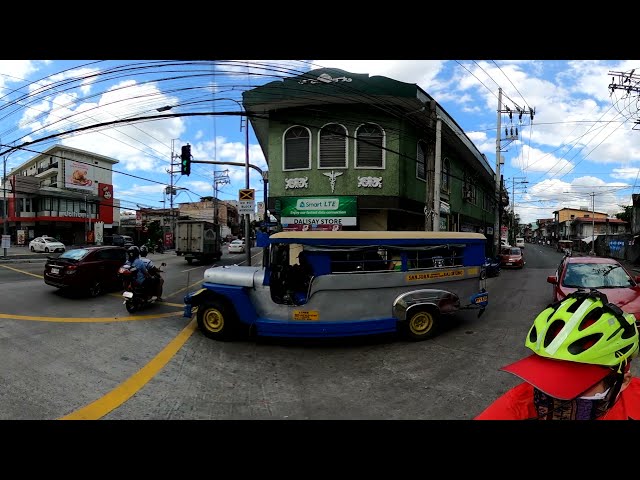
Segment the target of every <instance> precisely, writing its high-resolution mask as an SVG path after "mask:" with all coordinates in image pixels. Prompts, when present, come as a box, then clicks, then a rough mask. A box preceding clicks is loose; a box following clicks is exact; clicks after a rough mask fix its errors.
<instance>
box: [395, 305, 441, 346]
mask: <svg viewBox="0 0 640 480" xmlns="http://www.w3.org/2000/svg"><path fill="white" fill-rule="evenodd" d="M439 327H440V313H439V312H438V311H437V310H436V309H435V308H433V307H416V308H413V309H411V310H410V311H409V315H408V316H407V320H406V321H405V322H404V328H405V333H406V335H407V337H408V338H409V340H413V341H420V340H427V339H429V338H432V337H434V336H435V335H436V333H437V332H438V329H439Z"/></svg>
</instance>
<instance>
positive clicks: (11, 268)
mask: <svg viewBox="0 0 640 480" xmlns="http://www.w3.org/2000/svg"><path fill="white" fill-rule="evenodd" d="M0 267H2V268H7V269H9V270H13V271H14V272H18V273H24V274H25V275H31V276H32V277H36V278H44V277H43V276H42V275H36V274H35V273H31V272H26V271H24V270H20V269H18V268H13V267H7V266H6V265H0Z"/></svg>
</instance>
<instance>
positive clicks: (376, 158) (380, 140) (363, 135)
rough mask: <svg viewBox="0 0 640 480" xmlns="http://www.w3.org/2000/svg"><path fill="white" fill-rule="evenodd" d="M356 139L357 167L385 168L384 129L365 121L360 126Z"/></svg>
mask: <svg viewBox="0 0 640 480" xmlns="http://www.w3.org/2000/svg"><path fill="white" fill-rule="evenodd" d="M356 139H357V142H356V168H384V150H383V148H384V146H385V142H384V140H385V138H384V132H383V131H382V129H381V128H380V127H379V126H377V125H375V124H373V123H365V124H364V125H360V126H359V127H358V131H357V132H356Z"/></svg>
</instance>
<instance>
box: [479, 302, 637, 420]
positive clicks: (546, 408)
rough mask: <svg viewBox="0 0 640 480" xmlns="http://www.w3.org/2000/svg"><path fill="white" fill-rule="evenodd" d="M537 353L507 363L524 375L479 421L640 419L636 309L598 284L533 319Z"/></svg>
mask: <svg viewBox="0 0 640 480" xmlns="http://www.w3.org/2000/svg"><path fill="white" fill-rule="evenodd" d="M525 346H526V347H527V348H529V349H531V350H532V351H533V354H532V355H530V356H528V357H526V358H523V359H521V360H518V361H517V362H515V363H512V364H510V365H507V366H505V367H503V368H502V369H501V370H504V371H506V372H509V373H512V374H514V375H516V376H518V377H520V378H521V379H523V380H524V382H523V383H520V384H519V385H517V386H515V387H513V388H512V389H510V390H508V391H507V392H506V393H504V394H503V395H502V396H500V397H499V398H498V399H497V400H495V401H494V402H493V403H492V404H491V405H489V406H488V407H487V408H486V409H485V410H484V411H483V412H481V413H480V414H479V415H478V416H477V417H476V418H475V419H476V420H631V419H633V420H640V379H639V378H637V377H633V376H632V375H631V371H630V367H631V360H632V359H633V358H634V357H635V356H636V355H637V354H638V329H637V327H636V323H635V317H634V315H633V314H630V313H624V312H623V311H622V310H621V309H620V308H619V307H617V306H616V305H614V304H612V303H609V301H608V300H607V297H606V295H605V294H603V293H601V292H598V291H595V290H592V291H590V292H584V291H578V292H575V293H572V294H570V295H569V296H567V297H566V298H565V299H564V300H562V301H561V302H555V303H553V304H551V305H549V306H548V307H547V308H546V309H544V310H543V311H542V312H541V313H540V314H538V316H537V317H536V318H535V320H534V321H533V325H532V326H531V329H530V330H529V333H528V334H527V337H526V340H525Z"/></svg>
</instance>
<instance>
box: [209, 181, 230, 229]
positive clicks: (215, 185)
mask: <svg viewBox="0 0 640 480" xmlns="http://www.w3.org/2000/svg"><path fill="white" fill-rule="evenodd" d="M230 183H231V180H230V179H229V169H227V170H214V171H213V223H215V224H216V225H217V224H218V223H219V222H218V185H229V184H230ZM220 232H221V233H222V228H221V229H220Z"/></svg>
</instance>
